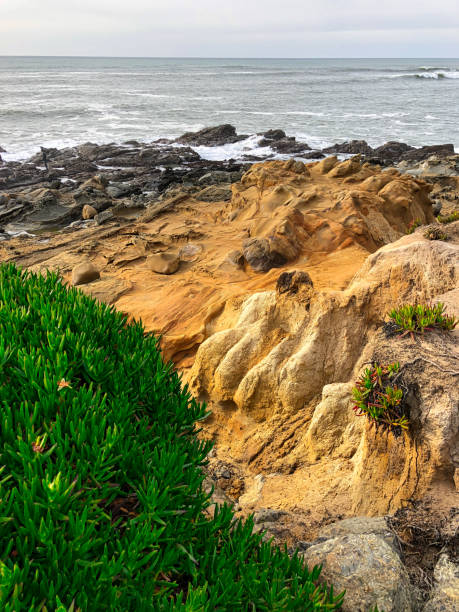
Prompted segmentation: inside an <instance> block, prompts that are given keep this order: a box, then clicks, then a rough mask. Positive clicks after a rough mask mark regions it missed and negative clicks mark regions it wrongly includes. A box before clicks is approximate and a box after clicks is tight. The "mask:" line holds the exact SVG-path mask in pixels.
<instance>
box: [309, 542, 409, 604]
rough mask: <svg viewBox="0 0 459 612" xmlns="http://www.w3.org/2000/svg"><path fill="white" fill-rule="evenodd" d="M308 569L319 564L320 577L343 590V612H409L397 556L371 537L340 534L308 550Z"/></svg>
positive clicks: (404, 577) (406, 581)
mask: <svg viewBox="0 0 459 612" xmlns="http://www.w3.org/2000/svg"><path fill="white" fill-rule="evenodd" d="M301 556H302V557H303V558H304V559H305V561H306V562H307V564H308V566H309V567H312V566H314V565H320V564H323V569H322V573H321V578H322V579H323V580H326V581H327V582H330V583H332V584H333V586H334V591H335V593H339V592H341V591H343V590H346V596H345V598H344V603H343V608H342V610H343V612H367V611H368V610H370V609H372V608H373V607H374V606H378V608H379V610H384V612H411V611H412V610H413V606H412V593H411V587H410V583H409V579H408V575H407V573H406V570H405V568H404V567H403V565H402V562H401V561H400V558H399V556H398V555H397V554H396V553H395V552H394V550H393V549H392V548H391V547H390V546H389V545H388V544H387V543H386V542H385V541H384V540H383V539H382V538H380V537H378V536H377V535H375V534H360V535H343V536H338V537H336V538H332V539H331V540H327V541H325V542H321V543H319V544H315V545H313V546H311V547H309V548H308V549H307V550H306V551H305V552H304V553H301Z"/></svg>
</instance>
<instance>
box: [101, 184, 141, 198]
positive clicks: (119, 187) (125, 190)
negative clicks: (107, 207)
mask: <svg viewBox="0 0 459 612" xmlns="http://www.w3.org/2000/svg"><path fill="white" fill-rule="evenodd" d="M106 191H107V194H108V195H109V196H110V197H111V198H122V197H127V196H130V195H133V194H138V193H140V191H141V190H140V188H139V186H138V185H136V184H135V183H110V185H108V187H107V189H106Z"/></svg>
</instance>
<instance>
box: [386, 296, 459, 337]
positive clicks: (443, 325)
mask: <svg viewBox="0 0 459 612" xmlns="http://www.w3.org/2000/svg"><path fill="white" fill-rule="evenodd" d="M389 317H390V318H391V319H392V320H393V321H394V322H395V323H396V324H397V326H398V330H397V331H400V332H402V335H403V336H405V335H406V334H411V335H412V336H414V334H415V333H421V334H423V333H424V331H431V330H432V329H445V330H447V331H452V330H453V329H454V328H455V327H456V325H457V319H456V317H454V316H449V315H447V314H445V305H444V304H442V303H441V302H439V303H438V304H436V305H435V306H430V305H428V304H406V305H405V306H402V307H401V308H394V309H393V310H391V311H390V313H389Z"/></svg>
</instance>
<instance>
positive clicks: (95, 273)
mask: <svg viewBox="0 0 459 612" xmlns="http://www.w3.org/2000/svg"><path fill="white" fill-rule="evenodd" d="M98 278H100V272H99V270H98V269H97V268H96V266H95V265H94V264H92V263H91V262H85V263H80V264H78V265H76V266H75V267H74V268H73V270H72V285H73V286H76V285H85V284H86V283H90V282H92V281H94V280H97V279H98Z"/></svg>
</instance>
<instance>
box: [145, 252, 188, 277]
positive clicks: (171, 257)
mask: <svg viewBox="0 0 459 612" xmlns="http://www.w3.org/2000/svg"><path fill="white" fill-rule="evenodd" d="M179 265H180V258H179V256H178V255H176V254H175V253H158V254H156V255H150V256H149V257H148V259H147V266H148V267H149V268H150V270H153V272H156V273H157V274H174V272H177V270H178V268H179Z"/></svg>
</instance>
